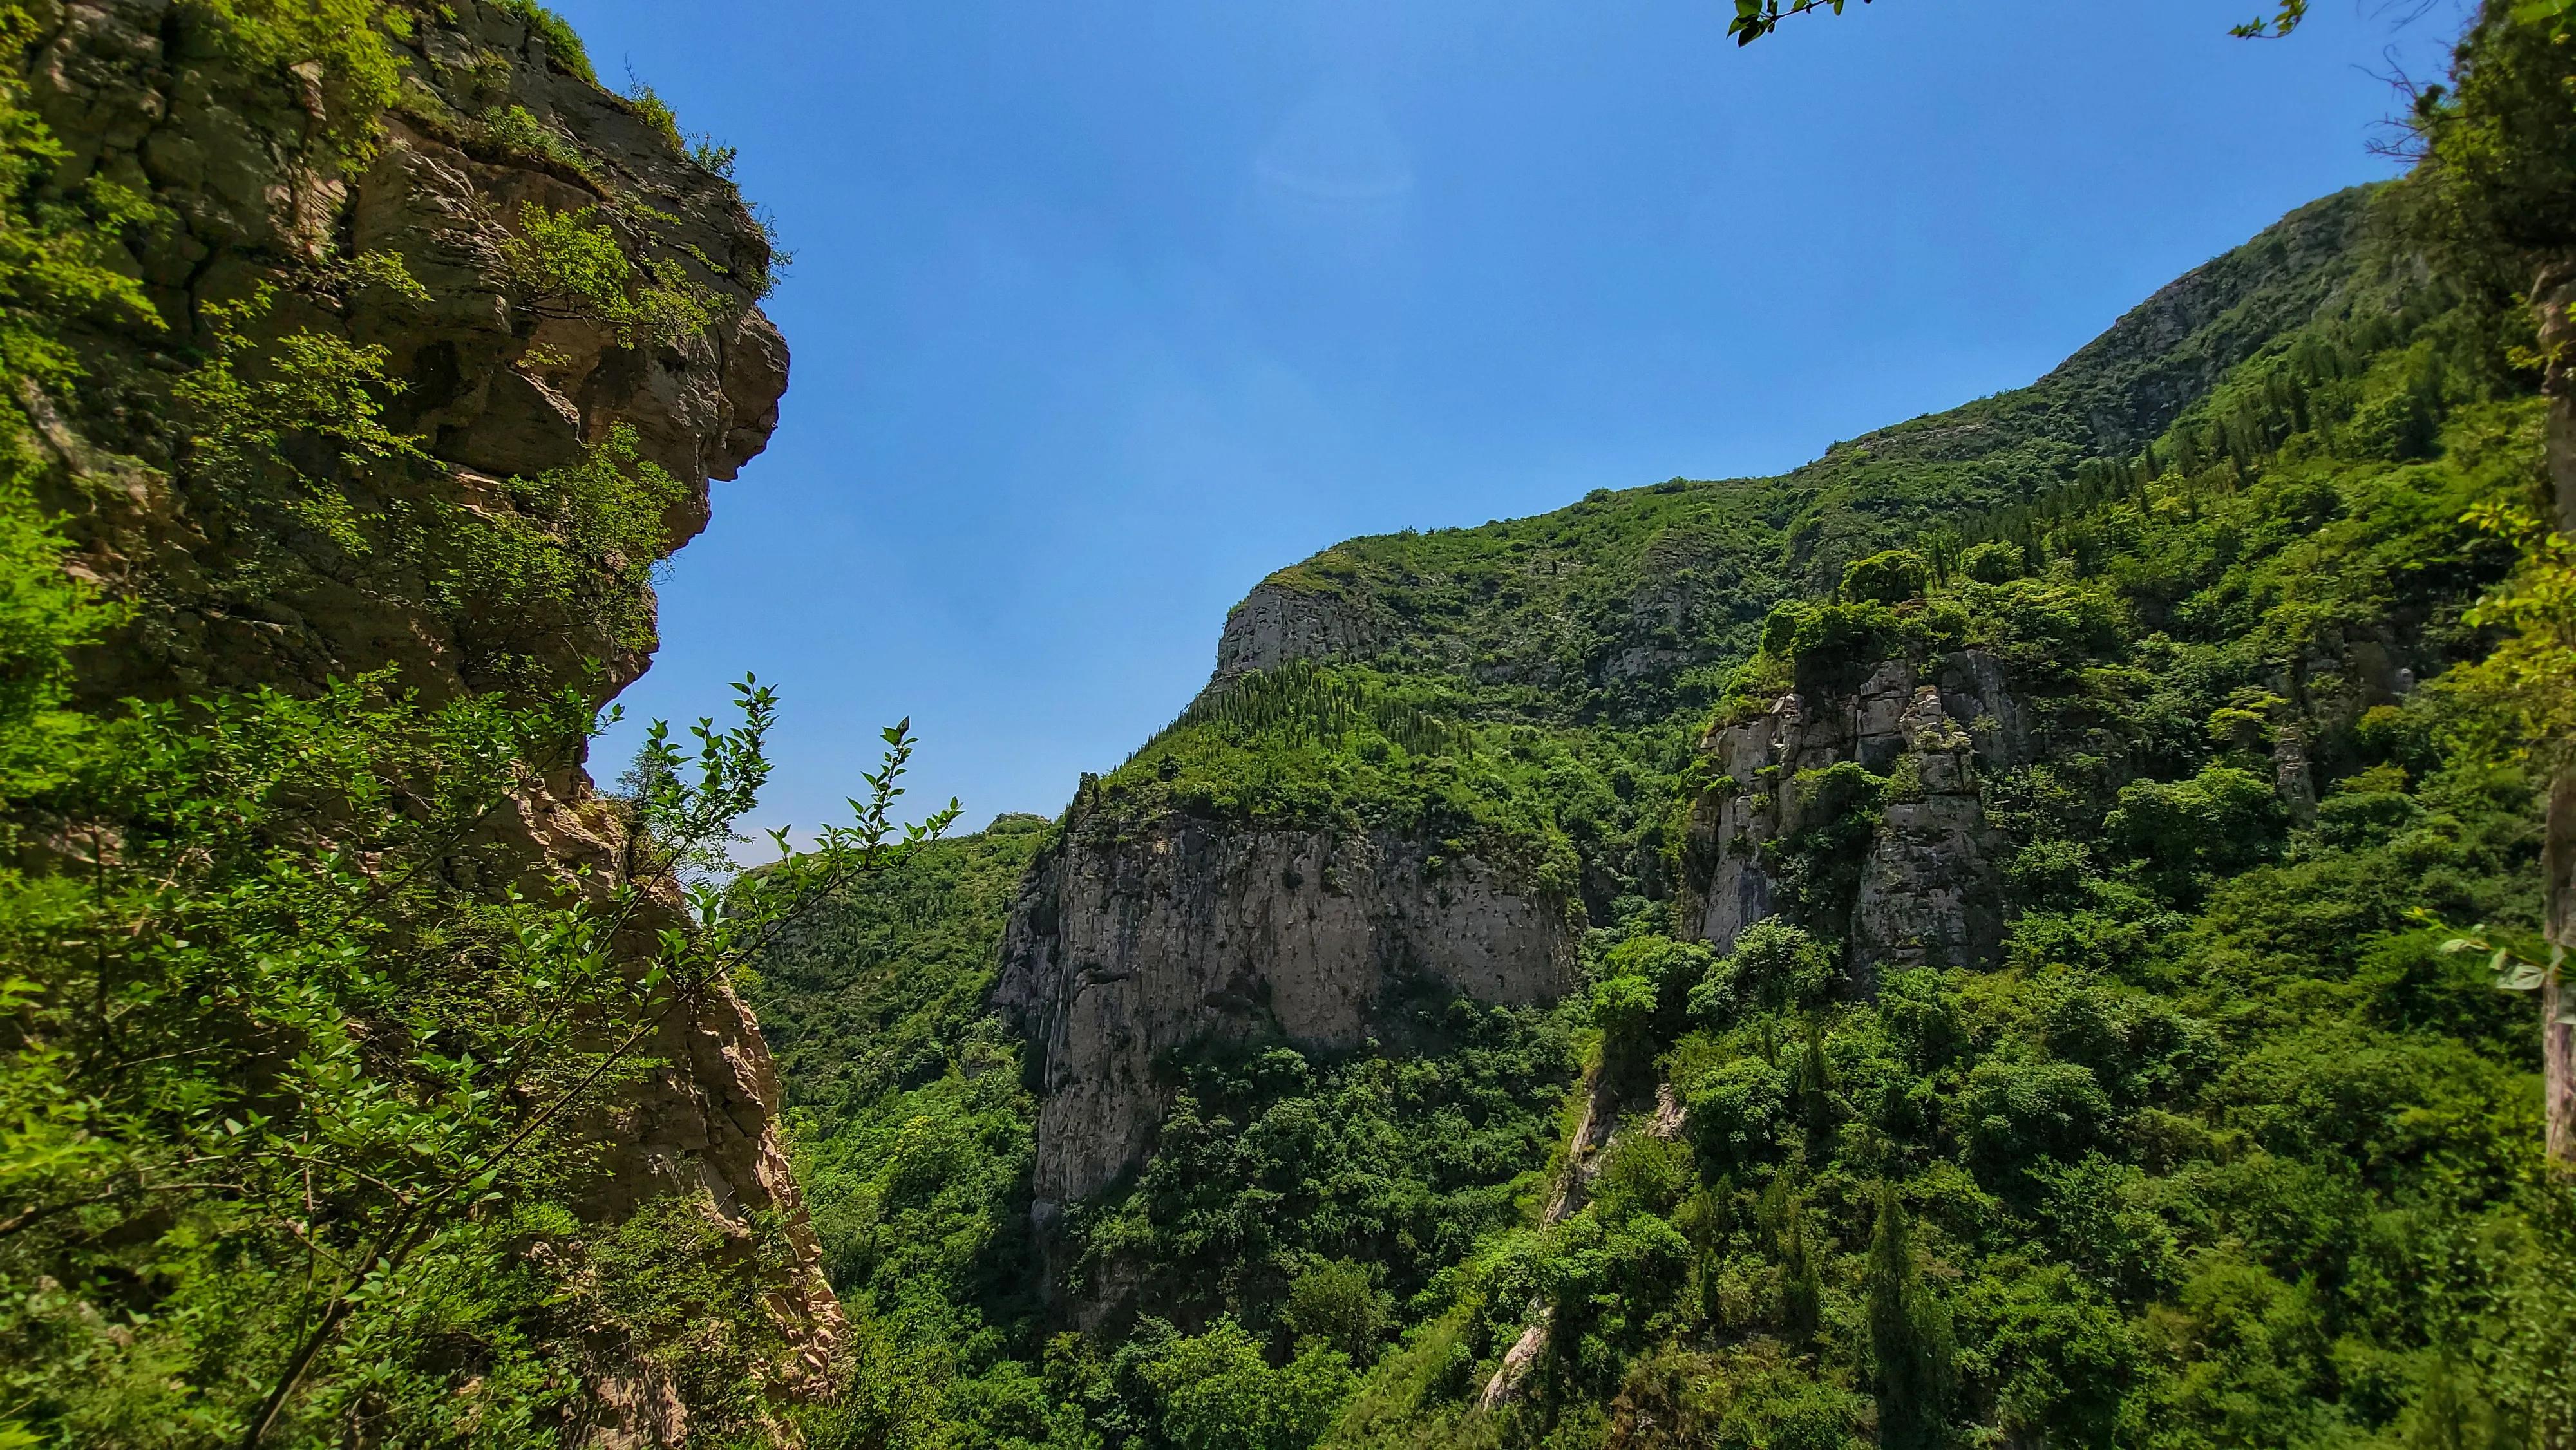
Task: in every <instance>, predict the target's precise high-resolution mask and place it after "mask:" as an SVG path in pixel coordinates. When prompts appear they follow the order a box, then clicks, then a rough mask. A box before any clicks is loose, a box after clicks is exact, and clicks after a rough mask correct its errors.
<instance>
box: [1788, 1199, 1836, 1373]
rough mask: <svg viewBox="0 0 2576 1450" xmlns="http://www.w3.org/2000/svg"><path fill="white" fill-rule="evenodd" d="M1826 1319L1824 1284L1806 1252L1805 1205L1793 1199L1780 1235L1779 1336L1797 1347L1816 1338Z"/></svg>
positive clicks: (1812, 1259) (1811, 1258)
mask: <svg viewBox="0 0 2576 1450" xmlns="http://www.w3.org/2000/svg"><path fill="white" fill-rule="evenodd" d="M1824 1323H1825V1284H1824V1279H1823V1277H1822V1276H1821V1275H1819V1274H1818V1273H1817V1272H1816V1261H1815V1258H1814V1256H1813V1255H1811V1254H1809V1253H1808V1252H1807V1206H1806V1205H1805V1204H1804V1203H1800V1202H1797V1201H1795V1200H1792V1201H1791V1202H1790V1204H1789V1222H1788V1226H1787V1227H1786V1228H1785V1229H1784V1230H1783V1231H1782V1233H1781V1236H1780V1336H1781V1338H1783V1339H1786V1340H1787V1341H1788V1342H1789V1343H1790V1344H1791V1345H1793V1346H1797V1347H1800V1348H1803V1347H1805V1346H1806V1345H1808V1344H1811V1343H1813V1342H1814V1341H1815V1338H1816V1331H1818V1330H1819V1329H1822V1328H1823V1327H1824Z"/></svg>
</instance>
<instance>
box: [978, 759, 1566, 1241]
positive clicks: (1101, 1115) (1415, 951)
mask: <svg viewBox="0 0 2576 1450" xmlns="http://www.w3.org/2000/svg"><path fill="white" fill-rule="evenodd" d="M1097 791H1098V787H1097V786H1096V784H1094V783H1091V782H1089V781H1086V783H1085V787H1084V794H1083V796H1082V797H1081V798H1079V799H1077V800H1076V802H1075V805H1074V808H1073V811H1072V813H1071V814H1070V816H1069V817H1068V819H1067V821H1066V823H1065V825H1064V827H1063V830H1062V834H1061V835H1060V837H1059V839H1058V840H1057V841H1056V842H1055V843H1054V844H1053V845H1052V846H1050V847H1049V848H1048V849H1047V850H1046V851H1045V852H1044V853H1042V854H1041V855H1040V856H1039V857H1038V859H1037V860H1036V861H1035V862H1034V863H1033V865H1032V867H1031V870H1030V873H1029V876H1028V878H1027V880H1026V882H1025V883H1024V885H1023V886H1022V888H1021V892H1020V896H1019V899H1018V901H1017V902H1016V903H1015V904H1014V906H1013V909H1012V913H1011V918H1010V922H1009V925H1008V927H1007V928H1006V929H1005V932H1004V936H1003V940H1002V976H1001V981H1000V985H999V987H998V988H997V989H996V992H995V1002H996V1004H997V1005H998V1006H1000V1007H1002V1008H1003V1009H1004V1010H1005V1011H1007V1012H1009V1013H1010V1014H1012V1016H1014V1017H1015V1018H1016V1019H1017V1020H1018V1022H1019V1023H1020V1025H1021V1028H1022V1031H1023V1032H1024V1033H1025V1035H1026V1038H1027V1040H1028V1042H1029V1044H1030V1056H1031V1059H1032V1067H1033V1069H1034V1072H1035V1075H1036V1077H1037V1078H1038V1080H1039V1082H1040V1083H1041V1085H1042V1089H1043V1092H1044V1094H1045V1096H1044V1099H1043V1103H1042V1105H1041V1107H1040V1110H1039V1117H1038V1130H1037V1160H1036V1168H1035V1181H1034V1190H1035V1193H1036V1195H1037V1199H1038V1201H1039V1205H1040V1207H1039V1213H1040V1215H1041V1217H1046V1216H1048V1215H1051V1214H1052V1213H1053V1211H1054V1210H1055V1209H1056V1208H1057V1207H1059V1206H1061V1205H1062V1204H1064V1203H1066V1202H1068V1201H1070V1200H1073V1199H1078V1198H1083V1197H1087V1196H1089V1195H1091V1194H1093V1193H1096V1192H1098V1191H1100V1190H1101V1189H1102V1188H1105V1187H1107V1186H1108V1185H1109V1184H1110V1183H1112V1182H1113V1181H1115V1180H1116V1179H1117V1178H1118V1177H1119V1175H1120V1174H1122V1173H1124V1172H1126V1171H1127V1170H1129V1169H1131V1168H1134V1167H1136V1166H1137V1165H1138V1164H1140V1163H1142V1162H1143V1161H1144V1159H1145V1156H1146V1155H1147V1154H1148V1153H1149V1152H1150V1151H1151V1150H1152V1147H1153V1141H1154V1128H1155V1125H1156V1124H1157V1123H1158V1122H1159V1121H1160V1120H1161V1118H1162V1114H1163V1110H1164V1109H1165V1108H1166V1107H1167V1106H1168V1105H1169V1103H1170V1101H1171V1084H1170V1081H1169V1079H1168V1077H1167V1076H1166V1075H1165V1074H1164V1073H1163V1072H1162V1071H1161V1070H1160V1069H1161V1068H1162V1066H1163V1058H1164V1055H1165V1054H1168V1053H1171V1052H1173V1051H1175V1050H1177V1049H1181V1048H1186V1047H1189V1046H1191V1045H1193V1044H1196V1043H1200V1042H1203V1041H1209V1040H1217V1041H1228V1040H1231V1041H1246V1040H1253V1039H1259V1038H1273V1039H1284V1040H1286V1041H1289V1042H1292V1043H1297V1044H1301V1045H1306V1046H1313V1047H1322V1048H1327V1049H1334V1048H1342V1049H1347V1048H1356V1047H1359V1046H1361V1045H1362V1044H1363V1043H1365V1042H1366V1041H1367V1039H1368V1037H1369V1036H1370V1031H1369V1029H1370V1025H1371V1014H1372V1009H1373V1008H1374V1007H1375V1006H1376V1005H1377V1004H1378V1002H1379V1001H1380V1000H1381V998H1382V997H1383V996H1384V995H1385V994H1386V993H1387V991H1388V989H1389V987H1390V986H1391V985H1392V984H1394V983H1395V982H1397V981H1398V980H1399V979H1402V978H1404V977H1408V976H1427V977H1430V978H1434V979H1436V980H1437V981H1439V982H1440V983H1442V984H1444V985H1445V986H1447V987H1448V988H1450V989H1452V990H1455V991H1457V992H1459V993H1462V994H1465V995H1468V996H1471V997H1474V998H1477V999H1480V1000H1483V1001H1486V1002H1493V1003H1506V1004H1520V1003H1530V1002H1545V1001H1552V1000H1554V999H1555V998H1556V997H1557V996H1559V995H1561V994H1562V993H1563V992H1564V991H1565V990H1566V989H1567V988H1568V987H1569V986H1571V985H1572V981H1573V959H1574V934H1575V933H1574V927H1573V925H1572V924H1571V923H1570V921H1569V920H1568V916H1567V911H1566V908H1565V907H1564V905H1563V904H1562V903H1560V902H1557V901H1554V900H1551V899H1549V898H1547V897H1545V896H1543V895H1541V894H1539V893H1537V892H1535V891H1533V890H1531V889H1530V887H1529V886H1528V885H1527V884H1525V883H1523V882H1520V881H1517V880H1515V879H1514V878H1513V876H1512V875H1511V874H1510V873H1509V872H1507V871H1504V870H1500V869H1498V868H1496V867H1494V866H1492V865H1490V864H1488V863H1486V862H1483V861H1480V860H1478V859H1476V858H1475V857H1473V856H1460V857H1452V858H1448V859H1445V860H1439V861H1435V860H1434V859H1432V851H1431V849H1430V848H1429V847H1427V846H1426V845H1425V843H1423V842H1421V841H1418V840H1413V839H1408V838H1406V837H1404V836H1401V835H1398V834H1393V833H1385V832H1375V833H1365V832H1364V833H1346V832H1341V831H1335V830H1331V829H1324V828H1313V829H1293V828H1271V829H1244V828H1243V827H1242V826H1240V825H1236V824H1230V823H1226V822H1221V821H1214V820H1207V819H1202V818H1193V817H1191V816H1189V815H1186V814H1179V813H1174V814H1169V815H1164V816H1161V817H1159V818H1157V819H1153V820H1150V821H1148V822H1146V823H1144V824H1142V825H1141V826H1136V827H1132V828H1121V826H1120V825H1119V824H1118V823H1117V822H1116V821H1115V820H1114V819H1113V818H1111V817H1110V816H1109V814H1108V813H1107V812H1102V811H1098V810H1097V809H1096V806H1095V803H1096V797H1097Z"/></svg>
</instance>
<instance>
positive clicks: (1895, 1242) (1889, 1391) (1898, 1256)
mask: <svg viewBox="0 0 2576 1450" xmlns="http://www.w3.org/2000/svg"><path fill="white" fill-rule="evenodd" d="M1866 1284H1867V1294H1868V1300H1869V1346H1870V1368H1871V1381H1872V1384H1873V1386H1874V1387H1875V1390H1876V1394H1877V1399H1878V1443H1879V1444H1880V1445H1882V1446H1886V1447H1890V1450H1925V1447H1931V1446H1938V1445H1941V1444H1944V1443H1946V1442H1947V1441H1948V1440H1949V1438H1950V1436H1949V1418H1950V1396H1951V1393H1952V1389H1953V1371H1952V1365H1951V1360H1952V1356H1953V1354H1954V1353H1955V1346H1954V1344H1953V1342H1952V1340H1951V1331H1950V1311H1949V1309H1948V1308H1947V1307H1946V1306H1944V1305H1943V1304H1942V1303H1941V1301H1940V1300H1939V1299H1937V1298H1936V1297H1934V1296H1933V1295H1932V1294H1931V1293H1930V1292H1929V1291H1927V1290H1926V1289H1925V1288H1924V1286H1923V1279H1922V1273H1921V1270H1920V1269H1919V1268H1918V1267H1917V1266H1916V1264H1915V1262H1914V1250H1913V1248H1912V1247H1911V1244H1910V1242H1909V1239H1908V1237H1907V1234H1906V1225H1905V1210H1904V1208H1903V1206H1901V1205H1900V1204H1899V1203H1898V1202H1897V1200H1896V1191H1895V1190H1894V1189H1893V1188H1891V1187H1887V1186H1884V1185H1882V1186H1881V1188H1880V1189H1879V1202H1878V1227H1877V1229H1876V1231H1875V1232H1874V1233H1873V1234H1872V1236H1871V1238H1870V1245H1869V1275H1868V1278H1867V1281H1866Z"/></svg>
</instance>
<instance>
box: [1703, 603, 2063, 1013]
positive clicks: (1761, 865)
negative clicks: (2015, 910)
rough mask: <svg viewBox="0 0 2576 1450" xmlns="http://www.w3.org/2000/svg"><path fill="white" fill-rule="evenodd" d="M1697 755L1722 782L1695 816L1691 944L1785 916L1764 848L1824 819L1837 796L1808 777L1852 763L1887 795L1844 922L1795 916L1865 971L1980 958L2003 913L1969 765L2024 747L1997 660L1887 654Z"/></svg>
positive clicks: (1783, 702) (1726, 729)
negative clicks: (1860, 675)
mask: <svg viewBox="0 0 2576 1450" xmlns="http://www.w3.org/2000/svg"><path fill="white" fill-rule="evenodd" d="M1702 749H1703V750H1704V751H1705V752H1706V754H1707V755H1708V757H1709V758H1710V763H1711V765H1712V767H1713V768H1714V769H1715V771H1716V772H1717V773H1718V776H1719V780H1720V784H1719V785H1718V787H1717V788H1716V789H1714V790H1712V791H1710V792H1709V793H1708V795H1707V796H1706V798H1704V799H1703V800H1702V801H1701V802H1700V803H1699V804H1698V806H1697V808H1696V809H1695V810H1694V812H1693V815H1692V819H1691V827H1690V833H1691V834H1690V848H1691V854H1692V856H1693V859H1694V861H1695V863H1696V864H1697V867H1698V869H1697V871H1696V872H1694V873H1693V876H1694V884H1695V885H1696V886H1697V897H1696V900H1695V901H1694V902H1692V903H1691V904H1690V908H1689V910H1688V911H1687V912H1686V913H1685V914H1686V917H1687V919H1688V920H1690V921H1691V922H1693V923H1694V924H1695V929H1696V931H1697V933H1698V935H1699V936H1700V937H1701V938H1702V939H1703V940H1706V941H1708V942H1709V943H1711V944H1712V945H1714V946H1715V947H1716V948H1717V949H1718V950H1720V951H1726V950H1729V949H1731V948H1732V947H1733V946H1734V943H1735V939H1736V937H1737V936H1738V935H1739V934H1741V933H1742V932H1743V930H1744V929H1745V928H1746V927H1748V926H1751V925H1753V924H1754V923H1755V922H1757V921H1761V920H1763V919H1765V918H1766V917H1770V916H1773V915H1778V914H1781V913H1782V911H1783V907H1784V903H1783V901H1782V896H1783V890H1782V883H1781V882H1780V880H1779V878H1778V876H1777V875H1776V860H1775V858H1774V857H1772V856H1770V855H1768V854H1766V851H1765V847H1766V846H1769V845H1771V844H1772V843H1775V842H1786V841H1789V840H1791V839H1792V838H1795V837H1796V836H1798V835H1799V833H1800V832H1801V831H1802V830H1805V829H1808V828H1810V827H1813V826H1819V825H1826V824H1830V822H1825V821H1811V820H1809V819H1808V817H1809V816H1810V815H1811V814H1813V813H1816V812H1818V811H1819V810H1823V809H1831V808H1835V807H1837V806H1839V804H1840V803H1839V802H1829V801H1822V800H1819V799H1817V798H1816V787H1815V781H1816V777H1817V774H1818V773H1820V772H1823V771H1826V770H1828V769H1830V768H1832V767H1833V766H1835V765H1837V764H1842V763H1846V762H1848V763H1852V764H1857V765H1859V766H1860V767H1861V768H1862V769H1863V770H1865V771H1868V772H1870V773H1871V774H1872V775H1876V776H1883V777H1886V778H1888V780H1889V782H1890V790H1889V798H1888V799H1887V800H1886V801H1885V802H1884V806H1883V810H1882V812H1881V814H1880V818H1879V820H1878V822H1877V824H1876V825H1875V827H1874V829H1873V830H1872V831H1871V833H1870V835H1869V838H1868V841H1867V843H1866V846H1865V848H1861V849H1864V850H1865V858H1864V859H1863V860H1862V862H1861V863H1860V871H1859V889H1858V892H1857V895H1856V899H1855V900H1854V901H1853V902H1852V903H1851V904H1850V906H1849V912H1850V915H1849V917H1848V919H1846V920H1840V921H1831V922H1821V921H1819V922H1809V923H1807V924H1808V925H1811V926H1816V927H1819V928H1822V929H1825V930H1828V931H1830V932H1831V933H1832V934H1833V935H1835V936H1838V937H1844V938H1845V939H1846V940H1847V941H1848V942H1849V943H1850V949H1851V962H1852V966H1853V969H1854V970H1855V971H1857V972H1861V973H1867V972H1870V971H1873V970H1875V969H1876V968H1878V967H1880V966H1882V965H1902V966H1919V965H1925V964H1937V965H1950V966H1968V965H1975V964H1980V963H1983V962H1986V961H1989V960H1991V959H1992V957H1993V955H1994V953H1995V951H1996V949H1997V946H1998V945H1999V944H2000V943H2001V941H2002V939H2003V909H2002V902H2001V896H2000V891H1999V882H1998V879H1997V872H1998V867H1999V863H1998V862H1997V861H1996V859H1995V856H1996V854H1997V853H1996V848H1995V844H1994V837H1993V833H1992V832H1991V830H1990V829H1989V828H1988V827H1987V825H1986V821H1985V811H1984V805H1983V800H1982V797H1981V794H1980V791H1979V789H1978V783H1977V770H1978V768H1979V766H1981V765H1983V766H1986V767H1990V768H2002V767H2009V766H2013V765H2019V764H2022V763H2024V762H2025V761H2027V760H2028V759H2029V752H2030V737H2029V732H2028V729H2027V727H2026V726H2025V725H2024V723H2023V718H2022V708H2021V705H2020V703H2019V702H2018V701H2017V700H2016V699H2015V698H2014V696H2013V693H2012V691H2011V689H2010V688H2009V687H2008V685H2007V683H2006V681H2005V678H2004V673H2003V669H2002V667H2001V665H2000V664H1999V663H1998V662H1997V661H1996V660H1995V659H1994V657H1993V656H1991V655H1988V654H1985V653H1984V652H1982V651H1977V650H1963V651H1960V652H1958V653H1956V654H1952V655H1949V656H1947V657H1945V658H1943V659H1941V660H1939V661H1936V662H1934V663H1933V664H1931V665H1929V666H1917V665H1915V664H1913V663H1911V662H1909V661H1905V660H1887V661H1883V662H1881V663H1880V664H1879V665H1878V666H1877V667H1876V668H1875V669H1873V670H1872V671H1871V672H1870V674H1869V675H1868V677H1867V678H1866V679H1864V680H1863V681H1862V682H1861V683H1860V684H1859V685H1858V686H1857V687H1856V688H1854V689H1852V690H1850V691H1848V692H1841V691H1836V692H1826V691H1810V692H1807V693H1791V694H1786V695H1782V696H1781V697H1780V698H1779V699H1778V700H1776V701H1774V702H1773V704H1772V705H1771V708H1769V709H1768V710H1765V711H1763V712H1762V713H1761V714H1758V715H1755V716H1753V717H1751V718H1750V719H1744V720H1738V721H1735V722H1733V723H1731V724H1726V725H1723V726H1720V727H1718V728H1716V729H1713V730H1711V731H1710V732H1709V735H1708V738H1707V740H1706V741H1705V742H1704V743H1703V745H1702ZM1846 849H1852V848H1851V847H1849V846H1846ZM1839 905H1840V904H1839V903H1837V906H1839ZM1809 909H1811V910H1812V909H1813V908H1812V906H1810V908H1809Z"/></svg>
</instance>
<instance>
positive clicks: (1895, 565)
mask: <svg viewBox="0 0 2576 1450" xmlns="http://www.w3.org/2000/svg"><path fill="white" fill-rule="evenodd" d="M1931 579H1932V567H1931V566H1930V565H1929V564H1926V563H1925V562H1924V561H1923V556H1922V555H1920V554H1918V553H1915V552H1914V551H1913V550H1912V549H1890V550H1888V551H1886V552H1885V553H1882V554H1872V555H1870V556H1869V557H1868V558H1866V559H1859V560H1855V561H1854V562H1852V563H1851V564H1849V565H1847V566H1845V567H1844V569H1843V590H1842V593H1843V598H1844V599H1846V600H1849V601H1851V602H1853V603H1855V604H1902V603H1904V602H1905V601H1906V600H1909V599H1920V598H1922V597H1923V591H1924V589H1925V588H1927V587H1928V586H1929V585H1930V583H1931Z"/></svg>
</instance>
